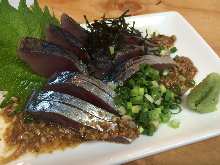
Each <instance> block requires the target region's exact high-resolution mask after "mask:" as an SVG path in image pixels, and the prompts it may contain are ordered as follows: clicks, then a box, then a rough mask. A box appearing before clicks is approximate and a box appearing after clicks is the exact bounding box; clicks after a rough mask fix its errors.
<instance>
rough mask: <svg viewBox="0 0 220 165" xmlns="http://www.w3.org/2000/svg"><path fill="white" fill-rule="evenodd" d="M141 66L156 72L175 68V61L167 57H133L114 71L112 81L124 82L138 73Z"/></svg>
mask: <svg viewBox="0 0 220 165" xmlns="http://www.w3.org/2000/svg"><path fill="white" fill-rule="evenodd" d="M141 64H148V65H150V66H152V67H153V68H155V69H158V70H162V69H166V68H170V67H175V66H177V65H176V63H175V61H174V60H173V59H172V58H171V57H169V56H164V57H159V56H155V55H144V56H139V57H134V58H132V59H130V60H128V61H127V62H125V63H124V64H122V65H121V66H119V67H118V68H117V69H116V73H114V75H113V77H115V78H114V79H115V80H116V81H126V80H127V79H129V78H130V77H131V76H132V75H134V74H135V73H136V72H138V71H139V69H140V65H141Z"/></svg>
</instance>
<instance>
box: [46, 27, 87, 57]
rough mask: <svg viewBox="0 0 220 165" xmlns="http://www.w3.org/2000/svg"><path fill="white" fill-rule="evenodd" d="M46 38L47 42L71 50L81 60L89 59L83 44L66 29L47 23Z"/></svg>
mask: <svg viewBox="0 0 220 165" xmlns="http://www.w3.org/2000/svg"><path fill="white" fill-rule="evenodd" d="M46 38H47V41H48V42H52V43H54V44H57V45H60V46H61V47H63V48H64V49H67V50H69V51H71V52H72V53H73V54H74V55H76V56H78V57H79V59H81V60H83V61H88V60H89V55H88V53H87V52H86V50H85V48H84V46H83V44H82V43H81V42H80V40H78V39H77V38H76V37H74V36H73V35H72V34H71V33H69V32H68V31H65V30H63V29H62V28H60V27H58V26H55V25H49V26H48V28H47V33H46Z"/></svg>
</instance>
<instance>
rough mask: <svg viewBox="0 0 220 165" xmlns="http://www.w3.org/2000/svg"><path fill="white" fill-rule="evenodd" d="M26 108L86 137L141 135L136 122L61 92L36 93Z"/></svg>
mask: <svg viewBox="0 0 220 165" xmlns="http://www.w3.org/2000/svg"><path fill="white" fill-rule="evenodd" d="M25 110H26V112H28V113H31V114H32V115H33V116H35V117H37V118H40V119H42V120H46V121H49V122H56V123H59V124H61V125H63V126H65V127H70V128H72V129H74V130H75V131H76V132H78V133H79V134H80V135H81V136H82V137H83V138H85V139H87V140H107V141H116V142H122V143H130V142H131V141H132V140H134V139H135V138H136V137H138V135H139V133H138V130H137V126H136V125H135V124H134V123H133V121H130V120H127V119H120V118H119V117H117V116H115V115H113V114H111V113H109V112H106V111H105V110H103V109H101V108H98V107H96V106H94V105H92V104H90V103H88V102H86V101H83V100H81V99H79V98H76V97H73V96H70V95H67V94H63V93H59V92H54V91H42V92H40V93H33V95H32V96H31V98H30V100H29V101H28V103H27V105H26V109H25ZM122 128H126V129H122ZM128 132H129V133H128Z"/></svg>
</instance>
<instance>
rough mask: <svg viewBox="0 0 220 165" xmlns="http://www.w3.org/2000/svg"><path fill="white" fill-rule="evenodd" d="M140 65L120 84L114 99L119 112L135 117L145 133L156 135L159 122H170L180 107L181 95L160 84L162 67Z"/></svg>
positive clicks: (141, 130) (140, 128)
mask: <svg viewBox="0 0 220 165" xmlns="http://www.w3.org/2000/svg"><path fill="white" fill-rule="evenodd" d="M140 67H141V68H140V71H139V72H137V73H136V74H135V75H134V76H133V77H132V78H130V79H129V80H128V81H127V82H124V84H123V86H117V88H116V89H115V92H116V94H117V95H116V97H115V98H114V100H115V103H116V104H117V105H118V106H119V112H120V114H122V115H124V114H126V115H128V116H130V117H132V118H133V120H134V121H135V122H136V123H137V124H138V126H139V131H140V132H141V133H142V134H146V135H153V133H154V132H155V131H156V130H157V128H158V127H159V125H160V123H167V122H169V121H170V118H171V116H172V115H173V114H176V113H179V112H180V111H181V107H180V106H179V104H180V102H181V98H180V97H178V95H177V94H176V93H174V92H173V91H171V90H170V89H167V88H166V87H165V86H164V85H163V84H160V76H162V75H161V74H160V72H159V71H157V70H155V69H154V68H152V67H150V66H148V65H141V66H140ZM167 72H169V70H167Z"/></svg>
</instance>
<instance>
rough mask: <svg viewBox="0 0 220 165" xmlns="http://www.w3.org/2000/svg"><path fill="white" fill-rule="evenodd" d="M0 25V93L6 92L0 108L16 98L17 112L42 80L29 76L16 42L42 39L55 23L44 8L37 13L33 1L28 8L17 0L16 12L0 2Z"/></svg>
mask: <svg viewBox="0 0 220 165" xmlns="http://www.w3.org/2000/svg"><path fill="white" fill-rule="evenodd" d="M0 22H1V24H0V90H1V91H8V93H7V95H6V96H5V99H4V101H3V102H2V104H1V107H4V106H6V105H7V104H8V103H10V101H11V100H10V99H11V97H12V96H14V97H18V98H19V107H18V109H19V110H21V109H22V108H23V106H24V104H25V102H26V99H27V98H28V96H29V95H30V94H31V93H32V91H33V90H37V89H39V88H41V87H42V85H43V84H44V82H45V79H44V78H42V77H40V76H38V75H36V74H34V73H32V71H31V69H30V68H29V67H28V66H27V65H26V64H24V63H23V62H22V61H21V60H20V59H19V58H18V57H17V46H18V45H19V41H20V40H21V39H22V38H23V37H26V36H29V37H36V38H44V37H45V27H46V26H48V24H50V23H53V24H56V25H58V24H59V22H58V20H57V19H56V18H55V17H54V16H53V15H51V14H50V12H49V10H48V8H45V9H44V10H41V8H40V7H39V4H38V2H37V1H36V0H35V1H34V5H33V6H31V7H30V8H28V7H27V5H26V1H25V0H20V3H19V7H18V9H15V8H13V7H12V6H10V4H9V2H8V0H1V1H0Z"/></svg>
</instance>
